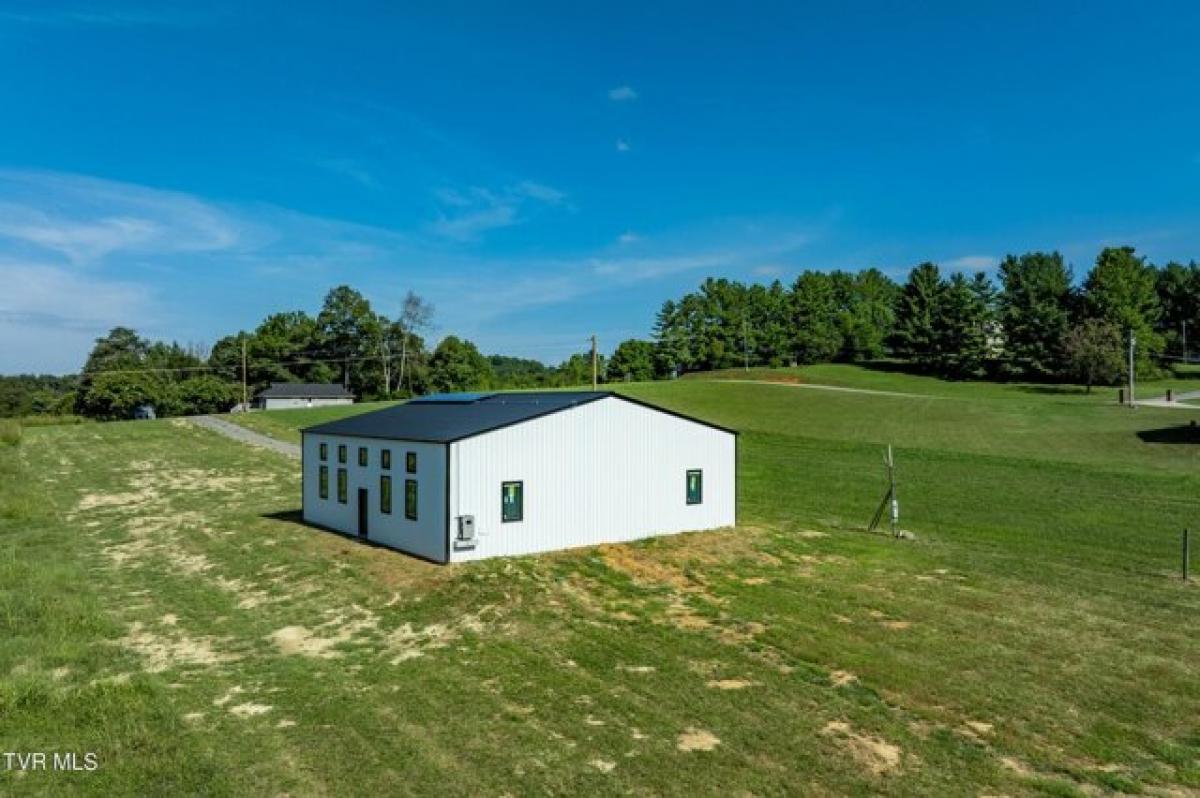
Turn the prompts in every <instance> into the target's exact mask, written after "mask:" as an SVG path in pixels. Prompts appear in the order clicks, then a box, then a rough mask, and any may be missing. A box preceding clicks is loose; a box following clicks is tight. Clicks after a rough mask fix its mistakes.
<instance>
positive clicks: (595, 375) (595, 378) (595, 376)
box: [592, 335, 598, 391]
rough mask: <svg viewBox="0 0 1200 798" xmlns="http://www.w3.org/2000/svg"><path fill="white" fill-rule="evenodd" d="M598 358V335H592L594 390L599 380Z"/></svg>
mask: <svg viewBox="0 0 1200 798" xmlns="http://www.w3.org/2000/svg"><path fill="white" fill-rule="evenodd" d="M596 360H597V358H596V336H594V335H593V336H592V390H593V391H594V390H596V382H597V377H598V375H597V373H596V370H597V367H596Z"/></svg>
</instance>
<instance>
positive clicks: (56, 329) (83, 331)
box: [0, 261, 154, 373]
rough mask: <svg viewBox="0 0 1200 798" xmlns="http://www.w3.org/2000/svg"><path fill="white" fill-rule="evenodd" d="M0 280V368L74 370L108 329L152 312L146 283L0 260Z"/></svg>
mask: <svg viewBox="0 0 1200 798" xmlns="http://www.w3.org/2000/svg"><path fill="white" fill-rule="evenodd" d="M0 285H3V286H4V291H3V292H0V341H3V342H4V343H3V346H2V347H0V371H37V372H56V373H66V372H72V371H76V370H77V369H78V368H79V366H80V363H81V361H82V357H83V355H84V354H85V353H86V352H87V351H88V349H89V348H90V347H91V345H92V342H93V341H94V340H95V339H96V338H98V337H99V336H101V335H103V334H104V333H105V332H106V331H107V330H109V329H111V328H112V327H115V326H117V325H120V324H128V323H130V320H133V319H138V320H143V321H146V320H150V319H151V318H152V317H153V315H154V311H153V304H154V303H153V296H152V293H151V291H150V289H149V288H147V287H146V286H144V285H139V284H136V283H132V282H127V281H121V280H109V279H104V278H99V277H94V276H92V275H90V274H86V273H83V274H81V273H80V272H79V271H77V270H74V269H68V268H63V267H60V266H56V265H54V264H47V263H36V262H19V261H0Z"/></svg>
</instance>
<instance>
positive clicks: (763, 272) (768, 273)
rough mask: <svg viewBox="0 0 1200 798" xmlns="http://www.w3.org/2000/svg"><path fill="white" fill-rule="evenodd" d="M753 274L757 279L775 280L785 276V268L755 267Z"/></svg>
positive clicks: (771, 266)
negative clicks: (769, 278)
mask: <svg viewBox="0 0 1200 798" xmlns="http://www.w3.org/2000/svg"><path fill="white" fill-rule="evenodd" d="M753 273H754V276H755V277H771V278H774V277H779V276H781V275H782V274H783V267H782V266H775V265H773V264H764V265H762V266H755V267H754V269H753Z"/></svg>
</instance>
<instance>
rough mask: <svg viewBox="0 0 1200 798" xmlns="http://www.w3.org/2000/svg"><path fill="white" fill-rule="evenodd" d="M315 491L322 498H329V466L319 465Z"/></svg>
mask: <svg viewBox="0 0 1200 798" xmlns="http://www.w3.org/2000/svg"><path fill="white" fill-rule="evenodd" d="M317 491H318V492H319V494H320V496H321V498H322V499H328V498H329V466H325V465H323V466H321V470H320V471H319V472H318V474H317Z"/></svg>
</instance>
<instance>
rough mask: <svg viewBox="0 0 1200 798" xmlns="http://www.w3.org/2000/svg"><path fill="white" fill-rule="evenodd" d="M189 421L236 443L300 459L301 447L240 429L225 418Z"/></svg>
mask: <svg viewBox="0 0 1200 798" xmlns="http://www.w3.org/2000/svg"><path fill="white" fill-rule="evenodd" d="M188 420H189V421H191V422H192V423H193V424H196V425H197V426H200V427H204V428H205V429H210V430H212V431H213V432H216V433H219V434H221V435H224V436H225V437H227V438H233V439H234V440H235V441H241V442H242V443H248V444H250V445H251V446H258V447H260V448H263V449H270V450H272V451H275V452H278V453H279V454H282V455H286V456H287V457H294V458H295V459H297V460H299V459H300V447H299V446H297V445H296V444H294V443H285V442H284V441H280V440H276V439H275V438H272V437H270V436H268V435H263V434H262V433H260V432H254V431H253V430H248V429H246V428H245V427H239V426H238V425H237V424H232V423H230V422H228V421H226V420H225V419H223V418H217V417H216V416H192V417H191V418H190V419H188Z"/></svg>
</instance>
